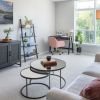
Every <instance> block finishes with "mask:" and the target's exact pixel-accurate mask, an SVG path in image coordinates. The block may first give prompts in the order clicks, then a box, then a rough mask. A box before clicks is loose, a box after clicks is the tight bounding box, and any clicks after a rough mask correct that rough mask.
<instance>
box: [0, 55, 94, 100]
mask: <svg viewBox="0 0 100 100" xmlns="http://www.w3.org/2000/svg"><path fill="white" fill-rule="evenodd" d="M47 55H49V54H47ZM47 55H44V56H42V57H46V56H47ZM52 57H54V58H59V59H62V60H64V61H65V62H66V68H65V69H63V71H62V76H63V77H64V78H65V79H66V87H67V86H68V84H70V83H71V82H72V81H73V80H74V79H75V78H76V77H77V76H78V75H79V74H80V73H81V72H82V71H83V70H84V69H85V68H86V67H88V66H89V65H90V64H91V63H93V61H94V56H87V55H74V54H70V55H67V54H63V55H56V54H55V55H53V56H52ZM30 61H31V60H30ZM30 61H28V62H26V63H23V64H22V67H18V66H16V65H13V66H12V67H8V68H5V69H2V70H0V100H29V99H27V98H24V97H23V96H21V94H20V89H21V88H22V86H23V85H25V79H23V78H22V77H21V76H20V71H21V70H22V69H24V68H26V67H29V66H30ZM56 73H57V74H59V72H56ZM37 81H38V82H43V83H46V84H48V78H46V79H42V80H36V81H34V80H33V82H37ZM51 86H52V87H57V88H58V87H59V79H58V78H57V77H53V76H52V77H51ZM66 87H65V89H66ZM41 90H43V88H42V87H40V88H39V89H37V88H36V89H34V90H32V92H31V93H33V95H34V94H38V93H39V91H41ZM42 92H43V91H42ZM39 100H46V98H42V99H39Z"/></svg>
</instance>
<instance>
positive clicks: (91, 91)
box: [80, 79, 100, 100]
mask: <svg viewBox="0 0 100 100" xmlns="http://www.w3.org/2000/svg"><path fill="white" fill-rule="evenodd" d="M80 95H81V96H83V97H85V98H87V99H89V100H100V79H95V80H93V81H92V82H91V83H90V84H88V85H87V86H86V87H84V88H83V90H82V91H81V93H80Z"/></svg>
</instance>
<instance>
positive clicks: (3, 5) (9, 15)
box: [0, 0, 13, 24]
mask: <svg viewBox="0 0 100 100" xmlns="http://www.w3.org/2000/svg"><path fill="white" fill-rule="evenodd" d="M0 24H13V2H11V1H8V0H0Z"/></svg>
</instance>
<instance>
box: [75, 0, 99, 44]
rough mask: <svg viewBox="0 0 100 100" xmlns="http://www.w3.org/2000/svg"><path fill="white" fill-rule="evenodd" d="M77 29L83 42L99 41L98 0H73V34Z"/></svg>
mask: <svg viewBox="0 0 100 100" xmlns="http://www.w3.org/2000/svg"><path fill="white" fill-rule="evenodd" d="M95 4H96V5H95ZM78 30H80V31H81V32H82V35H83V43H92V44H93V43H100V0H77V1H75V31H76V33H75V34H77V31H78Z"/></svg>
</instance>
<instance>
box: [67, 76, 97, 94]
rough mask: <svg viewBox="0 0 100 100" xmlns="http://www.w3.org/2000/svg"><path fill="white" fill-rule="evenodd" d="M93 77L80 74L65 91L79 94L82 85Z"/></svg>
mask: <svg viewBox="0 0 100 100" xmlns="http://www.w3.org/2000/svg"><path fill="white" fill-rule="evenodd" d="M94 79H96V78H95V77H92V76H88V75H84V74H81V75H79V76H78V77H77V78H75V80H74V81H73V82H72V83H71V84H70V85H69V86H68V87H67V91H68V92H71V93H75V94H78V95H79V94H80V92H81V91H82V89H83V87H85V86H86V85H87V84H89V83H90V82H91V81H92V80H94Z"/></svg>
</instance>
